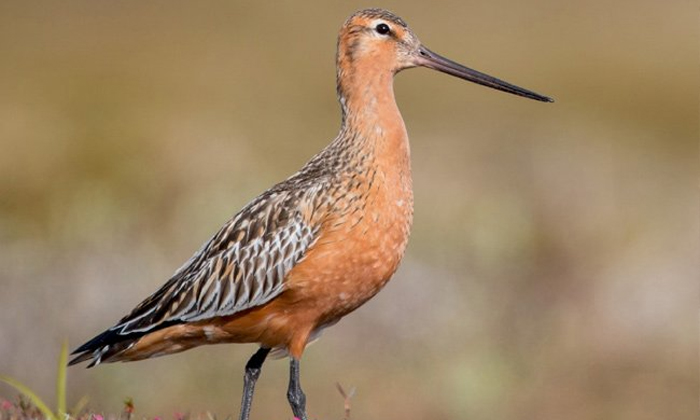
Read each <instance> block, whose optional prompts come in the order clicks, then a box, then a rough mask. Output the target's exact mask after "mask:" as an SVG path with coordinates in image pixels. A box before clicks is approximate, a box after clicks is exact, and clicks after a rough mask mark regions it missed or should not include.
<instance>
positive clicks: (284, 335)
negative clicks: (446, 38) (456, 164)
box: [69, 8, 553, 420]
mask: <svg viewBox="0 0 700 420" xmlns="http://www.w3.org/2000/svg"><path fill="white" fill-rule="evenodd" d="M413 67H426V68H429V69H434V70H437V71H440V72H443V73H447V74H449V75H452V76H456V77H458V78H461V79H464V80H467V81H471V82H475V83H477V84H481V85H484V86H487V87H491V88H494V89H498V90H501V91H504V92H508V93H511V94H515V95H519V96H522V97H525V98H529V99H534V100H537V101H541V102H553V100H552V99H551V98H549V97H547V96H544V95H540V94H538V93H535V92H533V91H530V90H527V89H523V88H520V87H518V86H515V85H512V84H510V83H507V82H504V81H502V80H499V79H497V78H495V77H492V76H489V75H486V74H484V73H481V72H478V71H476V70H473V69H470V68H468V67H465V66H463V65H461V64H458V63H456V62H454V61H452V60H449V59H447V58H445V57H443V56H441V55H439V54H437V53H435V52H433V51H431V50H430V49H428V48H427V47H425V46H424V45H423V44H422V43H421V42H420V41H419V39H418V37H417V36H416V35H415V33H414V32H413V31H412V30H411V29H410V28H409V27H408V25H407V24H406V22H405V21H404V20H403V19H401V18H400V17H399V16H397V15H395V14H394V13H392V12H389V11H387V10H383V9H376V8H372V9H364V10H360V11H357V12H355V13H354V14H352V15H351V16H350V17H349V18H348V19H347V20H346V21H345V23H344V24H343V25H342V27H341V29H340V33H339V35H338V43H337V54H336V69H337V85H336V87H337V97H338V101H339V103H340V109H341V128H340V131H339V133H338V135H337V137H335V139H333V140H332V141H331V142H330V143H329V144H328V145H327V146H326V147H325V148H324V149H323V150H321V151H320V152H319V153H317V154H316V155H315V156H313V157H312V158H311V159H310V160H309V161H308V162H307V163H306V164H305V165H304V166H303V167H302V168H301V169H300V170H299V171H297V172H296V173H294V174H293V175H291V176H290V177H289V178H287V179H286V180H283V181H282V182H280V183H278V184H276V185H274V186H272V187H271V188H269V189H268V190H266V191H265V192H263V193H262V194H260V195H259V196H258V197H256V198H254V199H253V200H252V201H250V203H248V204H247V205H246V206H244V207H243V209H242V210H240V211H239V212H238V213H236V214H235V215H234V216H233V217H232V218H231V219H230V220H228V221H227V222H226V223H225V224H224V225H223V227H222V228H221V229H220V230H219V231H218V232H216V233H215V234H214V235H213V236H212V237H211V239H209V240H208V241H207V242H206V243H205V244H204V245H203V246H202V247H201V249H199V251H197V252H196V253H195V254H194V255H193V256H192V257H191V258H190V259H189V260H188V261H187V262H186V263H185V264H184V265H183V266H182V267H180V268H179V269H178V270H176V271H175V273H174V274H173V275H172V277H170V279H169V280H167V281H166V282H165V284H163V286H162V287H160V288H159V289H158V290H157V291H156V292H155V293H153V294H152V295H151V296H149V297H147V298H146V299H145V300H143V301H142V302H141V303H140V304H138V305H137V306H136V307H135V308H134V309H133V310H132V311H131V312H130V313H129V314H128V315H126V316H124V317H123V318H121V319H120V320H119V322H117V323H116V325H114V326H113V327H111V328H109V329H107V330H106V331H104V332H102V333H101V334H99V335H97V336H95V337H94V338H92V339H91V340H89V341H88V342H86V343H85V344H83V345H82V346H80V347H78V348H77V349H76V350H75V351H73V353H72V354H73V355H74V356H75V357H74V358H73V359H72V360H71V361H70V362H69V364H70V365H73V364H76V363H80V362H83V361H90V363H89V365H88V367H92V366H95V365H99V364H100V363H111V362H128V361H136V360H142V359H148V358H152V357H156V356H162V355H168V354H172V353H177V352H182V351H185V350H188V349H191V348H193V347H197V346H201V345H205V344H217V343H257V344H259V346H260V347H259V348H258V350H257V351H256V352H255V353H254V354H253V356H252V357H251V358H250V359H249V360H248V362H247V363H246V365H245V372H244V375H243V384H244V388H243V395H242V401H241V408H240V416H239V419H240V420H248V418H249V415H250V410H251V404H252V400H253V393H254V389H255V384H256V381H257V380H258V377H259V376H260V373H261V369H262V365H263V363H264V362H265V360H266V358H267V356H268V355H269V354H270V353H271V352H273V354H277V355H281V356H288V357H289V361H290V362H289V366H290V367H289V385H288V389H287V399H288V402H289V405H290V407H291V410H292V412H293V414H294V416H295V417H296V418H298V419H300V420H307V418H308V417H307V414H306V396H305V394H304V392H303V390H302V388H301V383H300V359H301V357H302V354H303V352H304V349H305V347H306V346H307V344H308V343H310V342H311V341H313V340H314V339H315V338H317V337H318V336H319V334H320V333H321V332H322V331H323V330H324V329H325V328H327V327H329V326H331V325H334V324H335V323H337V322H338V321H339V320H340V319H341V318H343V317H344V316H345V315H347V314H349V313H350V312H352V311H354V310H355V309H357V308H358V307H360V306H361V305H362V304H364V303H365V302H367V301H368V300H369V299H370V298H372V297H373V296H374V295H376V294H377V293H378V292H379V291H380V290H381V289H382V288H383V287H384V285H386V283H387V282H388V281H389V279H390V278H391V277H392V275H393V274H394V272H395V271H396V269H397V267H398V266H399V263H400V261H401V259H402V257H403V255H404V251H405V249H406V246H407V243H408V237H409V233H410V230H411V225H412V221H413V188H412V177H411V161H410V147H409V141H408V135H407V132H406V127H405V125H404V121H403V119H402V117H401V113H400V111H399V108H398V106H397V104H396V101H395V98H394V90H393V79H394V76H395V75H396V74H397V73H399V72H400V71H402V70H405V69H409V68H413Z"/></svg>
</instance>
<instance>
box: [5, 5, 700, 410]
mask: <svg viewBox="0 0 700 420" xmlns="http://www.w3.org/2000/svg"><path fill="white" fill-rule="evenodd" d="M367 6H382V7H385V8H388V9H390V10H393V11H395V12H396V13H398V14H399V15H401V16H402V17H403V18H405V19H406V21H407V22H408V23H409V24H410V25H411V26H412V28H413V29H414V30H415V31H416V33H417V34H418V36H419V37H420V38H421V40H422V41H423V42H424V43H425V44H426V45H427V46H428V47H430V48H431V49H433V50H435V51H437V52H439V53H442V54H444V55H446V56H448V57H450V58H452V59H454V60H456V61H459V62H462V63H464V64H466V65H468V66H470V67H473V68H476V69H478V70H481V71H484V72H486V73H489V74H492V75H494V76H497V77H501V78H503V79H505V80H507V81H509V82H512V83H514V84H517V85H520V86H523V87H526V88H529V89H532V90H534V91H536V92H540V93H543V94H546V95H551V96H552V97H554V98H556V100H557V102H556V103H554V104H543V103H538V102H535V101H529V100H525V99H523V98H518V97H515V96H510V95H506V94H503V93H500V92H497V91H493V90H489V89H486V88H483V87H479V86H476V85H473V84H469V83H466V82H463V81H460V80H457V79H454V78H451V77H448V76H446V75H443V74H438V73H435V72H431V71H429V70H426V69H416V70H410V71H407V72H405V73H402V74H400V75H398V76H397V78H396V89H395V90H396V94H397V100H398V102H399V106H400V108H401V110H402V113H403V116H404V119H405V120H406V124H407V127H408V130H409V134H410V136H411V141H412V159H413V169H414V183H415V221H414V229H413V234H412V238H411V242H410V244H409V248H408V251H407V255H406V258H405V259H404V262H403V264H402V266H401V268H400V270H399V271H398V273H397V274H396V276H395V277H394V279H393V280H392V282H390V283H389V285H388V286H387V287H386V289H385V290H384V291H383V292H382V293H380V294H379V295H378V296H377V297H376V298H374V299H373V300H372V301H370V302H369V303H368V304H367V305H365V306H364V307H362V308H361V309H360V310H358V311H357V312H355V313H353V314H352V315H350V316H348V317H347V318H345V319H344V320H343V321H342V322H341V323H339V324H338V325H336V326H335V327H334V328H331V329H328V330H326V332H325V334H324V336H323V338H322V340H321V341H320V342H318V343H316V344H314V345H312V346H311V347H309V349H308V350H307V352H306V354H305V357H304V360H303V362H302V365H303V378H302V382H303V385H304V388H305V391H306V393H307V395H308V398H309V403H308V409H309V414H310V416H311V417H312V418H318V419H340V418H341V417H342V399H341V397H340V396H339V395H338V392H337V391H336V389H335V386H334V383H335V382H340V383H342V384H343V385H345V387H346V388H350V387H351V386H355V387H357V393H356V396H355V397H354V399H353V405H352V410H353V411H352V413H353V414H352V415H353V417H354V418H356V419H384V418H388V419H393V418H396V419H398V418H401V419H409V420H410V419H428V418H429V419H489V420H490V419H542V420H547V419H552V420H555V419H556V420H560V419H573V420H576V419H603V418H605V419H635V420H640V419H659V418H667V419H690V418H697V398H698V360H697V344H698V343H697V342H698V328H697V308H698V302H697V297H698V290H697V273H698V251H699V249H700V247H699V237H700V235H699V230H700V228H699V225H698V220H699V219H698V214H699V210H700V209H699V208H698V207H699V206H698V194H697V188H696V187H697V169H698V137H699V133H698V129H699V124H698V117H699V115H700V114H699V108H698V92H700V78H699V77H698V76H699V75H700V63H699V60H698V39H699V35H700V34H699V32H700V27H699V26H698V20H697V4H696V3H695V2H690V1H673V2H659V1H655V0H634V1H632V0H621V1H616V2H609V1H603V0H593V1H586V2H560V1H555V0H535V1H530V2H521V1H515V0H493V1H488V2H484V1H476V0H467V1H453V2H441V1H435V2H430V4H428V3H427V2H419V1H405V0H404V1H384V2H383V3H377V2H372V3H368V2H355V1H344V2H321V1H316V2H304V3H303V4H302V3H300V2H292V1H281V2H275V3H274V4H273V2H241V1H207V2H195V1H142V2H106V1H67V2H43V1H37V2H23V1H12V0H4V1H2V2H0V57H2V59H1V60H0V115H1V118H0V250H1V252H0V267H1V268H0V286H1V288H0V373H1V374H8V375H11V376H14V377H16V378H18V379H20V380H21V381H23V382H25V383H26V384H27V385H30V386H31V387H32V388H34V389H35V390H36V391H37V392H39V393H40V395H42V396H45V398H48V399H52V398H53V397H52V395H53V381H54V376H55V372H56V368H55V363H56V358H57V355H58V352H59V348H60V344H61V342H62V341H63V340H66V339H67V340H68V341H69V343H70V346H71V348H75V347H76V346H77V345H79V344H82V343H83V342H84V341H86V340H87V339H89V338H91V337H92V336H94V335H95V334H97V333H99V332H101V331H102V330H104V329H105V328H107V327H109V326H111V325H113V323H114V322H115V321H117V320H118V319H119V318H120V317H121V316H123V315H124V314H126V313H127V312H128V311H129V310H130V309H131V308H132V307H133V306H135V305H136V304H137V303H138V302H139V301H140V300H141V299H142V298H144V297H146V296H147V295H148V294H150V293H151V292H153V291H155V290H156V289H157V288H158V287H159V286H160V285H161V284H162V283H163V282H164V281H165V280H166V279H167V278H168V277H169V275H170V274H172V273H173V271H174V270H175V269H176V268H177V267H179V266H180V265H181V264H182V263H183V262H184V261H185V260H187V259H188V258H189V257H190V255H191V254H192V253H193V252H194V251H195V250H197V249H198V248H199V247H200V245H201V244H202V243H203V242H204V241H205V240H207V239H208V238H209V236H210V235H211V234H213V233H214V232H215V231H216V230H217V229H218V228H219V227H220V226H221V224H222V223H223V222H224V221H225V220H227V219H228V218H229V217H230V216H232V215H233V214H234V213H235V212H236V211H237V210H238V209H240V208H241V207H242V206H243V205H244V204H245V203H246V202H247V201H248V200H250V199H251V198H253V197H254V196H255V195H257V194H258V193H260V192H261V191H263V190H264V189H266V188H267V187H269V186H270V185H272V184H273V183H275V182H277V181H279V180H281V179H283V178H285V177H287V176H289V175H290V174H292V173H293V172H295V171H296V170H297V169H298V168H299V167H300V166H301V165H302V164H303V163H304V162H306V160H308V159H309V158H310V157H311V156H312V155H313V154H315V153H316V152H317V151H318V150H320V149H321V148H322V147H324V146H325V145H326V144H327V143H328V142H329V141H330V140H331V139H332V138H333V137H334V136H335V134H336V133H337V130H338V127H339V110H338V106H337V104H336V98H335V71H334V57H335V46H336V34H337V30H338V29H339V27H340V25H341V24H342V23H343V21H344V20H345V19H346V18H347V16H348V15H349V14H351V13H352V12H353V11H355V10H357V9H360V8H363V7H367ZM254 350H255V346H252V345H228V346H211V347H206V348H198V349H195V350H192V351H189V352H186V353H183V354H179V355H175V356H169V357H167V358H160V359H153V360H149V361H143V362H139V363H130V364H117V365H104V366H100V367H99V368H97V369H91V370H85V369H83V368H82V367H74V368H71V369H70V371H69V397H70V399H71V400H72V401H77V399H78V398H80V397H81V396H83V395H87V396H89V397H90V407H91V408H92V409H94V410H97V411H98V412H106V413H117V412H119V411H120V410H121V406H122V401H123V399H124V398H126V397H132V398H133V399H134V402H135V405H136V414H137V416H146V417H152V416H156V415H159V416H162V417H163V418H165V419H169V418H172V414H171V413H175V412H182V413H187V412H190V413H193V414H194V413H201V412H204V411H211V412H213V413H215V414H217V415H218V416H220V418H225V417H226V416H227V415H229V414H232V415H233V416H234V417H235V416H237V412H238V407H239V401H240V392H241V388H242V372H243V366H244V364H245V362H246V361H247V359H248V357H249V356H250V355H251V354H252V353H253V351H254ZM287 369H288V365H287V363H286V362H285V361H271V362H270V363H268V364H267V365H266V366H265V369H264V374H263V376H262V378H261V380H260V382H259V384H258V388H257V394H256V400H255V404H254V406H253V418H256V419H286V418H290V417H291V412H290V410H289V408H288V406H287V402H286V397H285V392H286V384H287ZM15 395H16V394H15V392H14V391H13V390H12V389H10V388H9V387H6V386H4V385H0V396H2V397H4V398H8V399H14V398H15Z"/></svg>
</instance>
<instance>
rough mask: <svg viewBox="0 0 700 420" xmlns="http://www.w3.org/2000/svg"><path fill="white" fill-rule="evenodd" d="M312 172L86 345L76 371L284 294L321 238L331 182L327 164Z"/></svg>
mask: <svg viewBox="0 0 700 420" xmlns="http://www.w3.org/2000/svg"><path fill="white" fill-rule="evenodd" d="M320 163H321V162H318V161H313V160H312V161H311V162H309V164H308V165H306V167H305V168H304V169H303V170H302V171H300V172H298V173H296V174H295V175H293V176H292V177H290V178H289V179H287V180H286V181H284V182H282V183H280V184H277V185H276V186H274V187H273V188H271V189H269V190H268V191H266V192H264V193H263V194H261V195H260V196H258V197H257V198H256V199H254V200H253V201H252V202H250V203H249V204H248V205H247V206H246V207H244V208H243V209H242V210H241V211H240V212H239V213H238V214H237V215H236V216H234V217H233V218H232V219H231V220H230V221H229V222H227V223H226V224H225V225H224V226H223V227H222V228H221V229H220V230H219V231H218V232H217V233H216V234H215V235H214V236H213V237H212V238H211V239H210V240H209V241H208V242H206V243H205V244H204V246H203V247H202V248H201V249H200V250H199V251H198V252H197V253H195V254H194V256H193V257H192V258H190V260H189V261H187V262H186V263H185V264H184V265H183V266H182V267H180V268H179V269H178V270H177V271H176V272H175V274H173V276H172V277H171V278H170V280H168V281H167V282H166V283H165V284H164V285H163V286H162V287H161V288H160V289H159V290H158V291H156V292H155V293H154V294H152V295H151V296H150V297H148V298H147V299H146V300H144V301H143V302H141V303H140V304H139V305H138V306H137V307H136V308H134V310H133V311H131V313H129V314H128V315H127V316H125V317H124V318H122V319H121V320H120V321H119V322H118V323H117V324H116V325H115V326H113V327H112V328H110V329H109V330H107V331H105V332H104V333H102V334H100V335H98V336H97V337H95V338H93V339H92V340H90V341H89V342H87V343H85V344H84V345H82V346H81V347H79V348H78V349H76V350H75V351H74V352H73V354H77V355H78V356H77V357H76V358H75V359H73V360H72V361H71V364H75V363H79V362H81V361H84V360H88V359H93V362H92V364H91V366H94V365H96V364H99V363H100V362H102V361H105V360H108V359H109V358H110V357H111V356H113V355H116V354H118V353H120V352H122V351H124V350H125V349H128V348H130V347H131V346H133V345H134V344H135V343H136V341H137V340H138V338H139V337H141V336H143V335H145V334H148V333H150V332H153V331H156V330H159V329H161V328H165V327H168V326H171V325H175V324H179V323H184V322H194V321H199V320H204V319H210V318H215V317H224V316H229V315H233V314H235V313H237V312H240V311H244V310H246V309H249V308H252V307H255V306H259V305H263V304H265V303H267V302H269V301H270V300H272V299H274V298H275V297H276V296H278V295H279V294H280V293H282V292H283V291H284V290H285V279H286V277H287V274H288V273H289V272H290V271H291V270H292V268H293V267H294V266H295V265H296V264H297V263H298V262H300V261H301V260H302V259H303V258H304V255H305V253H306V251H307V250H308V249H309V248H310V247H311V246H313V244H314V243H315V242H316V240H317V239H318V236H319V229H320V226H321V224H322V222H323V213H325V212H324V211H323V210H326V209H327V207H328V206H327V204H328V203H327V202H325V200H322V199H320V197H322V196H324V194H319V193H320V192H321V191H322V190H323V189H324V187H325V186H326V185H327V182H328V181H329V177H327V176H326V175H327V173H328V172H327V171H326V170H325V169H326V168H324V166H325V165H320Z"/></svg>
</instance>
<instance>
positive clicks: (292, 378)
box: [287, 357, 307, 420]
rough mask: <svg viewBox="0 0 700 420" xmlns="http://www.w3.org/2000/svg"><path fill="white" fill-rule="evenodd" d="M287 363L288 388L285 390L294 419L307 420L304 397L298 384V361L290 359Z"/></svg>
mask: <svg viewBox="0 0 700 420" xmlns="http://www.w3.org/2000/svg"><path fill="white" fill-rule="evenodd" d="M289 360H290V362H289V388H288V389H287V399H288V400H289V405H290V406H292V412H293V413H294V417H296V418H298V419H299V420H307V417H306V395H304V391H302V390H301V384H300V382H299V360H298V359H295V358H294V357H291V358H290V359H289Z"/></svg>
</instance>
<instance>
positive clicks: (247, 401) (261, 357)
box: [239, 347, 270, 420]
mask: <svg viewBox="0 0 700 420" xmlns="http://www.w3.org/2000/svg"><path fill="white" fill-rule="evenodd" d="M269 352H270V349H267V348H264V347H261V348H260V349H259V350H258V351H257V352H255V354H254V355H253V356H252V357H251V358H250V360H248V363H246V365H245V375H244V376H243V400H242V401H241V415H240V417H239V419H240V420H248V416H249V415H250V405H251V403H252V402H253V392H254V391H255V382H256V381H257V380H258V378H259V377H260V372H261V371H262V364H263V362H265V358H266V357H267V354H268V353H269Z"/></svg>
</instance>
